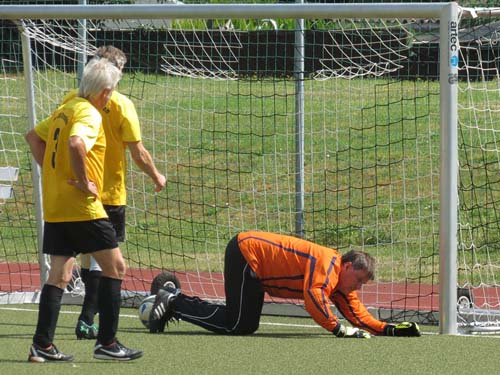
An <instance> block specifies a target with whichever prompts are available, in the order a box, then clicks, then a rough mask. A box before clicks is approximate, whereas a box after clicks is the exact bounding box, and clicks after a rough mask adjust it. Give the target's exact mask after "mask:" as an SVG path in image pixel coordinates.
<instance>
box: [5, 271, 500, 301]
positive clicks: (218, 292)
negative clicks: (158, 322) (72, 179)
mask: <svg viewBox="0 0 500 375" xmlns="http://www.w3.org/2000/svg"><path fill="white" fill-rule="evenodd" d="M159 272H160V271H159V270H156V271H152V270H147V269H129V270H128V271H127V274H126V276H125V278H124V280H123V289H124V290H131V291H145V292H147V291H149V288H150V286H151V281H152V280H153V278H154V277H155V276H156V275H157V274H158V273H159ZM176 276H177V277H178V278H179V281H180V282H181V284H182V288H183V291H184V292H186V293H187V294H191V295H198V296H203V297H205V298H222V297H223V295H224V284H223V277H222V274H220V273H211V274H209V273H197V272H192V273H191V272H189V273H185V272H177V273H176ZM39 289H40V268H39V266H38V264H34V263H0V293H3V292H30V291H31V292H33V291H36V290H39ZM438 291H439V287H438V285H429V284H417V283H380V282H378V283H377V282H373V283H369V284H367V285H364V286H363V289H362V290H361V291H360V292H359V297H360V299H361V301H362V302H363V303H364V304H365V305H366V306H369V307H374V308H392V309H405V310H418V311H437V310H438V309H439V295H438ZM473 296H474V302H475V305H476V306H479V307H482V306H484V305H486V304H489V305H497V304H498V302H499V301H500V297H499V296H500V288H493V287H487V288H484V287H483V288H477V289H474V291H473Z"/></svg>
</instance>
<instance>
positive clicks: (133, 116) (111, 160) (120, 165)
mask: <svg viewBox="0 0 500 375" xmlns="http://www.w3.org/2000/svg"><path fill="white" fill-rule="evenodd" d="M77 94H78V91H77V90H73V91H71V92H70V93H68V94H67V95H66V96H65V97H64V99H63V103H65V102H67V101H68V100H70V99H72V98H74V97H75V96H76V95H77ZM99 112H100V114H101V116H102V126H103V128H104V133H105V134H106V145H107V146H106V162H105V164H106V168H104V185H103V191H102V202H103V204H106V205H111V206H124V205H125V204H127V190H126V183H125V177H126V174H127V155H126V152H125V144H124V142H139V141H141V128H140V124H139V118H138V116H137V111H136V110H135V106H134V103H132V101H131V100H130V99H129V98H127V97H126V96H125V95H123V94H120V93H119V92H117V91H116V90H115V91H113V94H112V95H111V99H110V100H109V102H108V104H106V106H105V107H104V108H103V109H101V110H99Z"/></svg>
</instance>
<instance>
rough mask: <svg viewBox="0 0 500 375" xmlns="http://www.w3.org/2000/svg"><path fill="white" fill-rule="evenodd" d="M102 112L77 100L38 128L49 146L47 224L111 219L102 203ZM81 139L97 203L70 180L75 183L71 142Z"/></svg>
mask: <svg viewBox="0 0 500 375" xmlns="http://www.w3.org/2000/svg"><path fill="white" fill-rule="evenodd" d="M101 123H102V118H101V115H100V113H99V111H98V110H97V109H96V108H95V107H94V106H93V105H92V104H91V103H90V102H89V101H87V100H86V99H83V98H80V97H75V98H73V99H71V100H68V101H67V102H66V103H65V104H63V105H61V106H60V107H59V108H58V109H57V110H56V111H55V112H54V113H53V114H52V115H51V116H50V117H49V118H47V119H45V120H44V121H42V122H41V123H39V124H37V126H36V127H35V131H36V133H37V134H38V135H39V136H40V137H41V138H42V139H43V140H44V141H45V142H46V148H45V154H44V158H43V165H42V191H43V214H44V220H45V221H47V222H56V223H57V222H68V221H88V220H96V219H101V218H106V217H108V216H107V214H106V211H105V210H104V207H103V205H102V201H101V200H100V197H101V194H102V187H103V174H104V154H105V150H106V138H105V135H104V129H103V127H102V126H101ZM75 135H76V136H79V137H80V138H81V139H82V140H83V142H84V143H85V147H86V150H87V155H86V168H87V176H88V178H89V180H90V181H93V182H94V183H95V184H96V187H97V191H98V199H94V197H93V196H91V195H87V194H86V193H84V192H83V191H81V190H79V189H78V188H76V187H75V186H72V185H70V184H68V180H71V179H75V177H76V176H75V175H74V174H73V170H72V168H71V162H70V155H69V147H68V142H69V138H70V137H72V136H75Z"/></svg>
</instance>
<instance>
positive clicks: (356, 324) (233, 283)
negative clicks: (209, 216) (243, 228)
mask: <svg viewBox="0 0 500 375" xmlns="http://www.w3.org/2000/svg"><path fill="white" fill-rule="evenodd" d="M374 272H375V260H374V259H373V257H371V256H370V255H369V254H368V253H366V252H363V251H356V250H352V251H349V252H347V253H346V254H344V255H341V254H340V253H339V252H337V251H336V250H334V249H331V248H328V247H324V246H321V245H318V244H315V243H312V242H309V241H306V240H304V239H301V238H296V237H292V236H286V235H281V234H275V233H267V232H243V233H240V234H238V235H237V236H236V237H234V238H233V239H232V240H231V241H230V242H229V244H228V245H227V248H226V255H225V259H224V287H225V294H226V304H225V305H220V304H215V303H211V302H207V301H203V300H201V299H199V298H197V297H190V296H187V295H185V294H182V293H181V292H180V290H179V289H172V288H163V289H160V291H159V292H158V294H157V296H156V300H155V303H154V305H153V308H152V312H151V316H150V331H151V332H153V333H155V332H161V331H163V329H164V326H165V323H166V322H167V321H168V320H170V319H176V320H183V321H187V322H190V323H193V324H196V325H198V326H200V327H203V328H205V329H207V330H209V331H212V332H216V333H220V334H231V335H245V334H251V333H253V332H255V331H256V330H257V329H258V327H259V321H260V316H261V313H262V306H263V303H264V293H268V294H269V295H270V296H274V297H282V298H291V299H300V300H303V301H304V307H305V309H306V311H307V312H308V313H309V314H310V315H311V317H312V318H313V319H314V320H315V321H316V323H318V324H319V325H320V326H321V327H323V328H325V329H326V330H328V331H329V332H332V333H333V334H334V335H335V336H337V337H353V338H369V337H370V335H371V334H373V335H385V336H420V330H419V327H418V325H417V324H416V323H408V322H404V323H400V324H388V323H385V322H382V321H379V320H377V319H375V317H373V316H372V315H371V314H370V313H369V312H368V310H367V309H366V308H365V307H364V306H363V304H362V303H361V301H360V300H359V298H358V295H357V292H356V290H358V289H360V288H361V287H362V286H363V284H366V283H367V282H368V281H370V280H372V279H373V277H374ZM331 304H334V305H335V306H336V307H337V309H338V310H339V311H340V312H341V313H342V315H343V316H344V317H345V318H346V319H347V320H348V321H349V322H350V323H351V325H352V326H353V327H350V326H347V325H344V324H341V323H340V321H339V320H338V318H337V317H336V316H335V314H334V313H333V311H332V309H331Z"/></svg>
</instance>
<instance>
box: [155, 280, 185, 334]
mask: <svg viewBox="0 0 500 375" xmlns="http://www.w3.org/2000/svg"><path fill="white" fill-rule="evenodd" d="M180 293H181V290H180V289H179V288H175V287H172V286H170V285H169V286H166V287H164V288H160V290H158V293H157V294H156V299H155V303H154V304H153V307H152V308H151V313H150V315H149V332H150V333H158V332H163V331H164V329H165V324H167V323H168V322H169V321H172V320H174V319H175V318H174V308H173V305H172V304H173V302H174V301H175V299H176V298H177V296H178V295H179V294H180Z"/></svg>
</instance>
